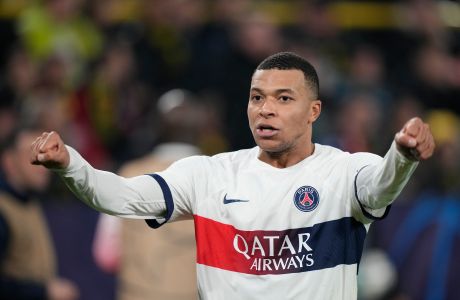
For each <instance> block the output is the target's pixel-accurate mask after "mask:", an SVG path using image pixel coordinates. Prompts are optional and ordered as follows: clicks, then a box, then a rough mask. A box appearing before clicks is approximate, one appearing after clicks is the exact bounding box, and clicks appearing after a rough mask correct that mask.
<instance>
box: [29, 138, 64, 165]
mask: <svg viewBox="0 0 460 300" xmlns="http://www.w3.org/2000/svg"><path fill="white" fill-rule="evenodd" d="M30 162H31V163H32V164H34V165H43V166H45V167H47V168H50V169H64V168H66V167H67V166H68V165H69V162H70V155H69V151H67V148H66V147H65V145H64V142H63V141H62V139H61V137H60V136H59V134H58V133H56V132H54V131H51V132H44V133H42V135H41V136H39V137H38V138H37V139H35V141H34V142H33V143H32V145H31V148H30Z"/></svg>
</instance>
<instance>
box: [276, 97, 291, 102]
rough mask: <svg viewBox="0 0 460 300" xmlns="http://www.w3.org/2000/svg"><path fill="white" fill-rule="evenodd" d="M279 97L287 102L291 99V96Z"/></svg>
mask: <svg viewBox="0 0 460 300" xmlns="http://www.w3.org/2000/svg"><path fill="white" fill-rule="evenodd" d="M279 99H280V100H281V102H288V101H290V100H292V97H289V96H281V97H280V98H279Z"/></svg>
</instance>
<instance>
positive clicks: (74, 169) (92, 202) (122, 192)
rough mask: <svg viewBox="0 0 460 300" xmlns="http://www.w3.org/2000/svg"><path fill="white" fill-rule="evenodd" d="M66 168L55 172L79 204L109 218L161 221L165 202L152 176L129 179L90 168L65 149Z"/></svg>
mask: <svg viewBox="0 0 460 300" xmlns="http://www.w3.org/2000/svg"><path fill="white" fill-rule="evenodd" d="M67 149H68V151H69V154H70V163H69V166H68V167H67V168H65V169H59V170H54V171H55V172H56V173H57V174H58V175H59V176H60V177H61V179H62V180H63V181H64V183H65V184H66V185H67V186H68V187H69V189H70V190H71V191H72V192H73V193H74V194H75V195H76V196H77V198H79V199H80V200H81V201H83V202H84V203H86V204H87V205H89V206H91V207H92V208H94V209H96V210H98V211H100V212H104V213H107V214H110V215H116V216H119V217H126V218H136V219H153V218H158V219H164V218H165V213H166V207H165V201H164V197H163V192H162V190H161V187H160V186H159V185H158V184H157V183H156V182H155V180H154V179H153V178H152V177H151V176H147V175H142V176H136V177H131V178H125V177H122V176H118V175H116V174H114V173H111V172H106V171H102V170H98V169H95V168H93V167H92V166H91V165H90V164H89V163H88V162H87V161H86V160H84V159H83V157H81V155H80V154H79V153H78V152H77V151H75V150H74V149H73V148H71V147H68V146H67Z"/></svg>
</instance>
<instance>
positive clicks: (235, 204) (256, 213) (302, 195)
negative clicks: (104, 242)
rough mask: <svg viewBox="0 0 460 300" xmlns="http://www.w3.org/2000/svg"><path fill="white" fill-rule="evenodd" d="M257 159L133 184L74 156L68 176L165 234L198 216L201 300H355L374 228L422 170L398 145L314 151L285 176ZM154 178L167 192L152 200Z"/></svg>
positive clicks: (94, 197)
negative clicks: (169, 224)
mask: <svg viewBox="0 0 460 300" xmlns="http://www.w3.org/2000/svg"><path fill="white" fill-rule="evenodd" d="M258 154H259V148H258V147H255V148H253V149H249V150H241V151H237V152H231V153H223V154H219V155H216V156H213V157H205V156H196V157H190V158H186V159H183V160H181V161H178V162H176V163H175V164H173V165H172V166H171V167H170V168H168V169H167V170H166V171H163V172H159V173H157V174H152V175H151V176H140V177H139V178H138V179H136V178H135V179H130V180H128V182H125V181H123V180H121V179H120V178H119V177H116V176H115V175H113V176H112V175H111V176H108V175H107V173H106V172H101V171H97V170H96V171H95V170H93V169H90V166H89V165H87V164H86V165H85V164H83V163H82V161H81V160H80V161H79V160H78V157H76V155H75V154H73V155H72V157H71V165H70V166H69V168H68V170H66V171H65V172H64V173H63V177H64V180H65V181H66V183H67V184H69V186H70V187H71V189H72V190H73V191H74V192H76V194H77V195H78V196H80V198H82V199H83V200H84V201H85V202H87V203H88V204H89V205H91V206H93V207H96V208H98V209H100V210H104V211H109V212H111V213H113V214H118V215H121V216H125V217H144V218H152V217H156V218H157V220H156V221H155V220H150V221H149V223H150V224H152V223H153V225H155V224H156V225H157V226H159V225H160V224H161V223H163V222H165V221H168V220H176V219H180V218H184V217H185V218H187V217H192V216H193V218H194V220H195V231H196V241H197V274H198V287H199V297H200V299H219V300H220V299H231V300H233V299H321V300H323V299H356V297H357V282H356V275H357V269H358V264H359V261H360V258H361V253H362V250H363V244H364V239H365V236H366V232H367V229H368V224H369V223H370V222H371V219H373V218H374V217H373V216H380V217H382V216H383V215H384V214H385V213H386V210H387V207H386V205H388V204H389V203H391V201H392V200H393V199H394V198H395V197H396V195H397V194H398V193H399V192H400V190H401V189H402V187H403V186H404V185H405V183H406V182H407V179H408V178H409V176H410V174H411V173H412V172H413V171H414V169H415V166H416V163H413V162H410V161H408V160H407V159H406V158H404V157H403V156H402V155H401V154H400V153H399V152H398V151H397V150H396V147H395V145H394V144H393V145H392V148H391V149H390V151H389V152H388V154H387V155H386V156H385V159H382V158H381V157H379V156H377V155H373V154H370V153H356V154H349V153H346V152H342V151H340V150H338V149H335V148H333V147H329V146H322V145H319V144H315V151H314V154H313V155H311V156H309V157H307V158H306V159H304V160H303V161H301V162H299V163H297V164H296V165H294V166H291V167H288V168H283V169H278V168H274V167H272V166H270V165H268V164H266V163H264V162H262V161H260V160H259V159H258ZM366 166H368V167H366ZM85 170H86V171H85ZM151 178H154V179H155V180H156V181H157V182H158V184H159V186H160V187H161V191H160V190H159V191H157V192H152V191H153V190H154V189H155V188H157V186H156V185H154V184H153V185H152V183H153V181H152V180H151ZM93 181H95V182H98V184H94V183H92V182H93ZM102 185H105V186H106V187H103V186H102ZM125 185H126V186H127V188H126V189H125V188H123V186H125ZM109 187H110V188H109ZM157 189H158V188H157ZM108 190H110V191H108ZM101 191H102V192H101ZM157 194H162V196H163V198H164V199H165V203H166V213H165V208H164V206H163V210H161V211H159V210H158V207H159V204H158V198H159V197H160V196H161V195H157ZM118 198H120V199H123V201H124V202H120V203H121V204H120V205H119V206H115V205H114V203H115V202H117V201H118V200H117V199H118ZM160 198H161V197H160ZM358 199H359V200H358ZM120 201H121V200H120ZM160 206H161V205H160ZM159 216H162V217H159ZM177 284H180V283H177Z"/></svg>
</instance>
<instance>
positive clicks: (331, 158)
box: [315, 144, 382, 164]
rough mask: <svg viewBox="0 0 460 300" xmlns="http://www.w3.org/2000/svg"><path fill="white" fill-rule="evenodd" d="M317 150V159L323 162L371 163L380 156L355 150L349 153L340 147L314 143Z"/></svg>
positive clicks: (379, 158)
mask: <svg viewBox="0 0 460 300" xmlns="http://www.w3.org/2000/svg"><path fill="white" fill-rule="evenodd" d="M315 145H316V147H317V150H318V152H319V153H318V159H319V160H321V161H324V162H325V163H327V162H330V163H338V162H340V163H346V164H348V163H365V164H372V163H376V162H378V161H380V160H381V159H382V157H380V156H379V155H377V154H374V153H370V152H356V153H350V152H346V151H343V150H341V149H338V148H335V147H332V146H328V145H321V144H315Z"/></svg>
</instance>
